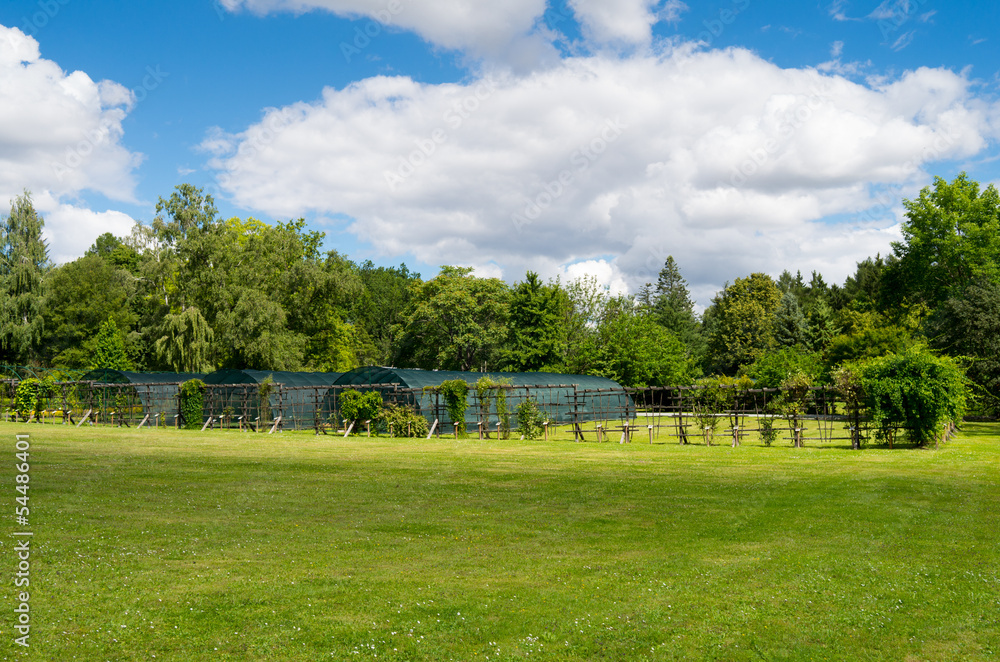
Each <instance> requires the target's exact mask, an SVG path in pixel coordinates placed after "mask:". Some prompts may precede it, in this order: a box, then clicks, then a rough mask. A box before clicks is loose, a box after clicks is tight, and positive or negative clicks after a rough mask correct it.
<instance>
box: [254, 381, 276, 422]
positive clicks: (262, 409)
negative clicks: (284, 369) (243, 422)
mask: <svg viewBox="0 0 1000 662" xmlns="http://www.w3.org/2000/svg"><path fill="white" fill-rule="evenodd" d="M272 391H274V376H273V375H268V376H267V377H265V378H264V379H263V380H261V382H260V384H258V385H257V415H258V416H259V417H260V423H261V424H263V423H266V422H268V421H270V420H271V392H272Z"/></svg>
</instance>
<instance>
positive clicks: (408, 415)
mask: <svg viewBox="0 0 1000 662" xmlns="http://www.w3.org/2000/svg"><path fill="white" fill-rule="evenodd" d="M378 430H379V431H380V432H384V433H386V434H391V435H392V436H394V437H415V438H417V437H419V438H422V437H426V436H427V433H428V430H429V426H428V425H427V419H426V418H424V417H423V416H421V415H420V414H418V413H417V412H415V411H414V410H413V409H412V408H411V407H407V406H405V405H396V404H393V403H391V402H387V403H385V404H384V405H383V406H382V412H381V414H380V416H379V418H378Z"/></svg>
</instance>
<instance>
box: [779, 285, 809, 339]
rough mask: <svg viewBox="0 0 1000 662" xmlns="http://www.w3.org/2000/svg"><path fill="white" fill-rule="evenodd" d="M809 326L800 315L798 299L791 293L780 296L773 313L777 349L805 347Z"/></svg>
mask: <svg viewBox="0 0 1000 662" xmlns="http://www.w3.org/2000/svg"><path fill="white" fill-rule="evenodd" d="M808 332H809V325H808V324H807V323H806V316H805V315H804V314H803V313H802V308H801V307H800V306H799V302H798V299H796V297H795V295H794V294H792V293H791V292H785V293H784V294H783V295H781V302H780V303H779V304H778V309H777V310H776V311H775V312H774V339H775V341H776V342H777V343H778V346H779V347H795V346H796V345H805V344H806V340H807V334H808Z"/></svg>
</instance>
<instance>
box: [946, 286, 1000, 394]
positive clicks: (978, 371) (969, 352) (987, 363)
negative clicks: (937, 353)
mask: <svg viewBox="0 0 1000 662" xmlns="http://www.w3.org/2000/svg"><path fill="white" fill-rule="evenodd" d="M930 328H931V333H932V334H933V336H934V345H935V347H937V348H939V349H941V350H944V351H947V352H948V353H949V354H951V355H952V356H962V357H965V360H967V361H968V363H969V367H968V377H969V379H970V380H971V381H972V383H973V384H974V385H975V387H976V395H977V397H978V400H979V404H980V406H982V407H984V408H985V410H987V411H993V412H997V411H1000V284H997V283H991V282H985V283H976V284H973V285H970V286H969V287H967V288H966V289H965V290H964V291H963V292H961V293H960V294H959V295H956V296H953V297H951V298H949V299H948V300H947V301H946V302H945V304H944V305H943V306H942V307H941V309H940V310H939V311H938V314H937V315H936V316H935V317H934V318H933V320H932V321H931V324H930Z"/></svg>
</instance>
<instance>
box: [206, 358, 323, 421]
mask: <svg viewBox="0 0 1000 662" xmlns="http://www.w3.org/2000/svg"><path fill="white" fill-rule="evenodd" d="M342 374H343V373H339V372H290V371H282V370H233V369H223V370H216V371H215V372H213V373H210V374H208V375H206V376H204V377H203V378H202V381H203V382H205V384H206V385H207V386H208V388H206V391H205V399H204V407H205V413H206V415H207V416H220V415H221V416H228V417H240V418H242V420H244V421H246V422H248V423H250V422H253V421H259V422H260V423H264V422H267V421H273V420H276V419H277V418H278V417H279V416H280V417H281V419H282V424H283V426H284V427H292V428H296V427H297V428H308V427H312V426H313V425H315V424H316V422H317V420H326V419H327V418H328V417H329V415H330V412H329V411H326V412H324V410H323V407H324V405H325V404H326V402H327V392H328V391H329V389H330V387H331V386H332V385H333V384H334V383H335V382H336V380H337V379H338V378H339V377H340V376H341V375H342ZM268 378H270V380H271V382H270V383H272V384H274V385H275V386H274V387H272V388H269V387H267V386H266V384H267V383H268V382H267V380H268ZM278 385H280V387H279V386H278ZM265 399H266V400H267V405H266V406H264V400H265Z"/></svg>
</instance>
